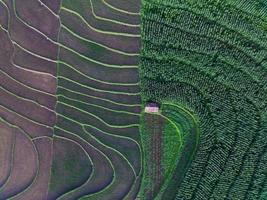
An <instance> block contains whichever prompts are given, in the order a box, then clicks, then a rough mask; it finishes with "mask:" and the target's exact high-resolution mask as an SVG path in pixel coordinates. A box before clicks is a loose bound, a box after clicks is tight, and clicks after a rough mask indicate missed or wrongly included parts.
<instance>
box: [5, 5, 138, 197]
mask: <svg viewBox="0 0 267 200" xmlns="http://www.w3.org/2000/svg"><path fill="white" fill-rule="evenodd" d="M133 5H134V6H133ZM139 6H140V3H139V2H138V1H131V2H130V1H129V2H125V1H108V0H106V1H104V0H103V1H98V0H97V1H96V0H88V1H78V2H77V1H73V0H61V1H59V0H56V1H49V0H42V1H41V0H24V1H19V0H1V1H0V24H1V31H0V45H1V49H0V73H1V75H0V76H1V78H0V79H1V84H0V86H1V90H0V96H1V98H0V106H1V107H0V111H1V112H0V117H1V124H0V126H1V135H0V137H1V139H0V141H1V145H0V199H1V200H5V199H20V200H31V199H32V200H54V199H62V200H63V199H66V200H67V199H68V200H70V199H94V200H96V199H105V200H109V199H110V200H114V199H135V197H136V195H137V193H138V190H139V187H140V182H141V172H142V167H141V147H140V136H139V118H140V111H141V98H140V90H139V85H138V82H139V78H138V62H139V56H138V55H139V49H140V19H139V18H140V16H139V9H140V8H139Z"/></svg>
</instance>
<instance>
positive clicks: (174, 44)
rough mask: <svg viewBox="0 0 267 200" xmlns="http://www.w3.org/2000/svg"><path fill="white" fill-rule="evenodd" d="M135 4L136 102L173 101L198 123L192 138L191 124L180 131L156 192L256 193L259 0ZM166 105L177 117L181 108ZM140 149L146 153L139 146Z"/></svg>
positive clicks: (264, 81) (264, 72)
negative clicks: (172, 163)
mask: <svg viewBox="0 0 267 200" xmlns="http://www.w3.org/2000/svg"><path fill="white" fill-rule="evenodd" d="M142 4H143V5H142V10H141V18H142V33H141V35H142V50H141V62H140V70H139V71H140V79H141V90H142V100H143V103H145V102H146V101H155V102H158V103H161V104H164V103H173V104H175V105H176V106H180V107H182V108H183V109H185V110H187V111H189V112H190V113H191V115H192V116H194V119H196V122H197V124H198V126H197V127H198V129H199V138H197V137H193V135H196V130H192V132H189V133H190V134H187V137H185V138H184V144H185V145H184V146H183V148H182V149H181V150H180V152H179V153H178V154H177V156H179V157H180V159H179V161H178V163H177V165H176V166H177V167H176V169H175V170H174V172H173V174H172V179H171V180H172V181H171V182H170V183H169V184H168V186H167V187H166V188H164V187H163V188H161V190H162V189H163V190H164V192H163V193H162V197H161V199H164V200H168V199H170V200H173V199H176V200H180V199H183V200H189V199H196V200H201V199H215V200H221V199H231V200H243V199H244V200H247V199H251V200H254V199H264V198H265V196H266V195H265V194H266V190H267V186H266V185H267V183H266V180H267V178H266V177H267V174H266V171H267V164H266V161H267V152H266V150H267V145H266V144H267V142H266V141H267V34H266V33H267V29H266V27H267V5H266V3H265V2H264V1H260V0H255V1H244V0H237V1H230V0H222V1H215V0H210V1H204V0H186V1H183V0H161V1H156V0H143V3H142ZM171 110H173V111H171V112H173V113H174V115H175V114H176V117H173V119H178V118H177V115H179V113H180V112H181V111H179V110H175V109H174V108H171ZM163 111H164V109H163ZM183 124H184V123H183ZM163 132H164V131H163ZM165 133H166V130H165ZM144 135H145V134H144V133H142V137H144ZM163 141H164V140H163ZM186 144H187V145H186ZM197 144H198V145H197ZM192 146H194V147H196V148H195V149H194V150H195V151H192ZM144 154H145V155H146V154H149V152H146V149H145V148H144ZM146 161H147V160H146V157H145V158H144V163H146ZM144 167H146V165H144ZM144 180H145V177H144ZM160 194H161V191H160ZM143 199H149V198H146V197H143Z"/></svg>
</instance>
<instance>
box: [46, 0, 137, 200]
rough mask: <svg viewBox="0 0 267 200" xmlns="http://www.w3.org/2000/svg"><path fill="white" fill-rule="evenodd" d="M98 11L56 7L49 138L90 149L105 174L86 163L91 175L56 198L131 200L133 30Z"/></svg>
mask: <svg viewBox="0 0 267 200" xmlns="http://www.w3.org/2000/svg"><path fill="white" fill-rule="evenodd" d="M94 6H95V7H94ZM99 9H101V8H99V7H97V6H96V4H94V2H93V1H83V2H74V1H70V0H63V1H62V2H61V9H60V12H59V18H60V23H61V26H60V33H59V39H58V45H59V55H58V73H57V78H58V79H57V80H58V81H57V84H58V88H57V100H58V102H57V106H56V112H57V123H56V126H55V134H56V135H60V136H61V137H65V138H69V139H71V140H75V141H76V142H78V143H80V144H82V145H84V146H87V148H88V147H89V146H91V148H94V149H95V150H97V151H98V153H100V154H101V156H102V157H103V156H104V158H103V159H102V160H103V161H102V162H104V163H103V164H102V167H101V168H103V167H104V168H105V169H106V170H108V169H109V170H108V171H107V174H106V178H104V177H103V174H99V173H100V172H99V171H98V170H99V167H97V166H94V162H95V163H96V165H97V163H99V162H100V161H99V160H98V159H99V157H95V158H94V160H93V158H92V163H93V170H94V171H93V173H92V176H91V177H90V178H88V179H87V181H85V182H83V184H81V185H79V186H77V187H75V188H72V189H71V190H67V189H65V191H64V193H62V195H61V196H60V197H59V199H77V198H80V199H107V200H108V199H110V200H113V199H118V200H119V199H124V198H125V197H126V196H127V195H128V194H129V198H131V199H134V198H135V197H136V195H137V190H138V188H139V184H140V181H141V180H140V174H141V148H140V145H139V116H140V114H139V112H140V97H139V95H140V92H139V86H138V82H139V81H138V72H137V66H138V62H139V59H138V53H139V51H138V48H137V47H138V46H139V39H138V38H139V36H138V34H139V26H131V25H130V23H131V22H132V21H133V19H136V18H135V17H134V18H132V17H129V18H128V19H129V22H127V24H126V23H125V21H123V22H121V21H119V19H113V18H111V17H112V16H113V15H112V12H114V11H112V12H110V14H111V15H107V16H101V17H100V15H98V14H96V13H98V11H99ZM100 11H101V10H100ZM70 22H71V23H70ZM132 23H134V22H132ZM82 29H84V30H86V32H87V33H86V34H84V33H85V32H84V31H83V30H82ZM118 30H120V32H117V31H118ZM101 38H102V39H101ZM103 39H104V40H103ZM120 44H122V45H120ZM125 45H126V46H125ZM89 155H90V156H91V157H93V156H96V155H95V154H93V155H92V152H91V153H89ZM109 165H110V166H109ZM110 167H111V168H110ZM52 169H53V166H52ZM110 169H111V170H112V171H110ZM54 177H55V175H54ZM111 178H112V179H111ZM101 179H102V181H101ZM50 180H53V175H51V179H50ZM50 193H51V188H50V189H49V193H48V194H50ZM127 198H128V196H127Z"/></svg>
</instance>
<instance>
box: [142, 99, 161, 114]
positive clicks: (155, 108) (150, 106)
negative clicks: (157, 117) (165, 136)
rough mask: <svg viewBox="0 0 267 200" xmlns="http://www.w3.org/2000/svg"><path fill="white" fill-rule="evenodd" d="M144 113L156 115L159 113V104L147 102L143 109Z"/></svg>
mask: <svg viewBox="0 0 267 200" xmlns="http://www.w3.org/2000/svg"><path fill="white" fill-rule="evenodd" d="M145 112H146V113H158V112H159V104H158V103H155V102H148V103H147V104H146V107H145Z"/></svg>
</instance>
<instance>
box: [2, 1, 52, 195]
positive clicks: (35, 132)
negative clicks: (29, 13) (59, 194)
mask: <svg viewBox="0 0 267 200" xmlns="http://www.w3.org/2000/svg"><path fill="white" fill-rule="evenodd" d="M1 5H4V7H5V8H6V10H7V13H8V15H7V16H8V20H7V22H8V24H6V25H5V24H3V25H2V21H1V30H0V34H1V36H0V37H1V39H0V46H1V50H0V60H1V61H0V76H1V81H0V84H1V86H0V87H1V102H0V104H1V106H0V117H1V121H2V122H3V123H4V124H5V127H8V126H9V128H8V129H6V128H3V129H2V128H1V137H4V136H5V135H2V130H7V132H8V133H9V134H10V135H14V139H13V145H11V147H12V148H13V153H12V154H13V156H12V160H11V162H8V161H6V162H5V163H3V166H5V167H3V169H4V170H7V169H6V167H9V175H8V178H7V179H6V180H5V181H4V182H1V189H0V199H28V200H31V199H32V200H33V199H46V191H47V185H48V179H49V170H50V166H51V165H50V162H49V157H50V153H51V152H50V153H49V150H50V148H49V147H50V146H49V144H51V143H50V142H51V140H50V139H49V138H48V137H47V136H51V135H52V134H53V126H54V124H55V120H56V115H55V111H54V109H55V104H56V96H55V95H56V94H55V92H56V77H55V76H54V75H55V74H56V65H55V63H53V62H50V61H48V60H44V59H42V56H47V57H49V58H52V59H55V58H56V56H55V57H53V54H56V52H57V47H56V46H53V45H50V43H49V42H47V41H46V40H45V39H44V38H43V37H40V35H38V34H35V32H34V31H32V30H31V29H29V28H28V27H27V26H25V25H24V24H23V23H21V22H20V20H19V19H18V18H17V16H16V11H15V7H14V6H15V1H13V0H3V1H1ZM0 9H1V11H0V12H1V16H2V8H0ZM23 12H26V11H25V10H23ZM35 13H36V11H35ZM47 17H49V16H47ZM42 18H43V19H44V20H45V19H46V17H42ZM52 23H54V25H55V24H56V23H55V22H51V24H49V25H48V26H47V28H49V26H52ZM55 26H56V25H55ZM55 26H54V27H55ZM2 27H4V28H5V29H6V30H4V29H3V28H2ZM54 27H53V29H54ZM2 47H4V48H2ZM27 49H28V50H30V51H32V52H34V53H37V54H39V55H40V56H38V57H36V56H35V57H34V56H33V53H32V52H30V51H28V50H27ZM1 124H2V123H1ZM33 138H39V139H38V140H36V141H34V140H33ZM41 138H44V139H41ZM45 138H47V139H45ZM4 139H5V138H4ZM5 140H6V139H5ZM39 141H40V142H39ZM7 149H8V148H7ZM5 153H6V155H9V154H8V151H6V152H5ZM1 158H2V156H1ZM1 169H2V167H1ZM4 177H5V176H4V175H3V178H4ZM1 181H2V180H1Z"/></svg>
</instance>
